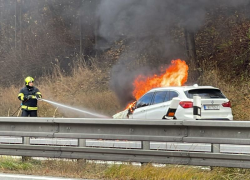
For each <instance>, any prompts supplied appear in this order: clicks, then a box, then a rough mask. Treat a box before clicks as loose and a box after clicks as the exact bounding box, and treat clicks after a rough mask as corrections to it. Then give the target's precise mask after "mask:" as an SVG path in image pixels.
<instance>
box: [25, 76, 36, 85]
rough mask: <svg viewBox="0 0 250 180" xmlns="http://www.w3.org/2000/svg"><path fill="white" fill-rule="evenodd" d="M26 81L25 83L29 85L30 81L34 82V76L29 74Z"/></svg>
mask: <svg viewBox="0 0 250 180" xmlns="http://www.w3.org/2000/svg"><path fill="white" fill-rule="evenodd" d="M24 82H25V85H26V86H28V85H29V83H30V82H34V79H33V77H31V76H28V77H26V78H25V80H24Z"/></svg>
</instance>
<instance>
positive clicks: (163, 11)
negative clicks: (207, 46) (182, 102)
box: [96, 0, 249, 105]
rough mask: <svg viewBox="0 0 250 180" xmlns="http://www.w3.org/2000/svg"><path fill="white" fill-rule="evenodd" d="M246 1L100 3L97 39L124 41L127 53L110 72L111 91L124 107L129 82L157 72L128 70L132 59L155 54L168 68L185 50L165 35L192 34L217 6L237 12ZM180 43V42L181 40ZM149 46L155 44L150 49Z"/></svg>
mask: <svg viewBox="0 0 250 180" xmlns="http://www.w3.org/2000/svg"><path fill="white" fill-rule="evenodd" d="M248 4H249V1H248V0H211V1H208V0H155V1H154V0H102V1H100V4H99V6H98V8H97V12H96V14H97V17H99V20H100V25H99V30H98V33H99V34H98V35H99V36H101V37H102V39H103V40H104V41H103V42H99V43H106V44H107V45H111V44H112V43H114V42H115V41H119V40H121V39H126V45H127V46H128V50H127V51H126V52H125V53H124V54H123V55H122V56H121V57H120V59H119V61H118V63H117V64H116V65H115V66H114V67H113V69H112V72H111V75H112V76H111V82H110V85H111V88H112V89H113V90H114V91H115V93H116V94H117V96H118V97H119V99H120V101H121V103H122V104H123V105H125V104H126V103H128V102H129V101H131V100H133V96H132V94H131V92H132V91H133V85H132V82H133V80H134V78H135V77H136V76H137V75H138V74H143V75H148V74H151V73H152V72H153V73H155V72H157V67H156V64H157V63H156V64H152V63H151V64H150V63H149V64H147V63H144V64H143V63H142V66H136V65H135V66H134V67H132V68H131V67H130V66H131V65H130V64H133V63H134V62H135V61H137V60H138V59H137V58H136V57H137V56H136V55H135V56H134V57H133V56H131V54H133V53H134V54H136V53H137V54H138V55H140V54H143V53H144V52H145V51H146V52H147V51H153V52H157V54H156V55H157V56H158V57H159V56H160V57H161V58H162V59H165V61H160V62H161V63H163V64H165V65H166V64H169V63H170V61H171V60H172V59H175V58H184V59H185V55H183V52H184V49H185V47H184V46H183V44H181V43H176V42H173V37H171V34H170V33H169V32H170V31H171V28H172V27H179V28H180V29H181V28H183V29H186V30H188V31H191V32H194V33H195V32H196V31H197V30H198V29H199V28H200V27H201V26H202V25H203V23H204V21H205V18H206V13H207V12H208V11H209V10H210V9H212V8H217V7H221V6H226V7H229V8H237V7H239V6H242V7H244V6H246V5H248ZM183 41H184V40H183ZM152 42H157V43H158V46H154V45H153V44H152Z"/></svg>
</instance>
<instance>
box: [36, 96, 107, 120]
mask: <svg viewBox="0 0 250 180" xmlns="http://www.w3.org/2000/svg"><path fill="white" fill-rule="evenodd" d="M37 100H39V101H45V102H47V103H50V104H54V105H57V106H61V107H64V108H67V109H71V110H74V111H78V112H82V113H86V114H89V115H92V116H95V117H100V118H107V116H104V115H101V114H97V113H93V112H89V111H85V110H81V109H77V108H73V107H70V106H66V105H63V104H60V103H57V102H53V101H49V100H47V99H42V98H38V99H37Z"/></svg>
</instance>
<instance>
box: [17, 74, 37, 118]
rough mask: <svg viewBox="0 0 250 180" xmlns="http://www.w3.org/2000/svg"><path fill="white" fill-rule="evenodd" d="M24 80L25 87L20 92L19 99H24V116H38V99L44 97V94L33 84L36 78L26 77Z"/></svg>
mask: <svg viewBox="0 0 250 180" xmlns="http://www.w3.org/2000/svg"><path fill="white" fill-rule="evenodd" d="M24 82H25V87H24V88H22V89H21V90H20V92H19V94H18V99H19V100H20V101H22V104H21V107H22V117H28V116H30V117H37V100H38V99H39V98H42V94H41V93H40V91H39V89H38V88H36V87H35V86H34V85H33V83H34V79H33V78H32V77H30V76H28V77H26V78H25V80H24Z"/></svg>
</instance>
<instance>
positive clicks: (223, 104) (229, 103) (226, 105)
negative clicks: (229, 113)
mask: <svg viewBox="0 0 250 180" xmlns="http://www.w3.org/2000/svg"><path fill="white" fill-rule="evenodd" d="M222 106H223V107H231V102H230V101H228V102H226V103H222Z"/></svg>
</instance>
